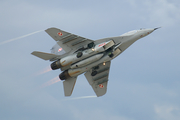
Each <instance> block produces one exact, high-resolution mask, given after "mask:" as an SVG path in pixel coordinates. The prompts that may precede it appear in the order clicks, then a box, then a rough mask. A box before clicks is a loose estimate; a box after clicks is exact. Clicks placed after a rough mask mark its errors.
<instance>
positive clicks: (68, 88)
mask: <svg viewBox="0 0 180 120" xmlns="http://www.w3.org/2000/svg"><path fill="white" fill-rule="evenodd" d="M76 79H77V77H75V78H69V79H66V80H65V81H64V82H63V86H64V95H65V96H71V94H72V92H73V89H74V85H75V83H76Z"/></svg>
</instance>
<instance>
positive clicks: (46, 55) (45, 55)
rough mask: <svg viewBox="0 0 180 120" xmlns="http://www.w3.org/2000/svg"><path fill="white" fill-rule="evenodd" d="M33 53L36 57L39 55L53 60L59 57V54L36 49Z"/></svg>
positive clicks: (44, 58)
mask: <svg viewBox="0 0 180 120" xmlns="http://www.w3.org/2000/svg"><path fill="white" fill-rule="evenodd" d="M31 54H32V55H34V56H36V57H39V58H41V59H43V60H52V59H55V58H57V57H59V55H55V54H51V53H44V52H38V51H34V52H32V53H31Z"/></svg>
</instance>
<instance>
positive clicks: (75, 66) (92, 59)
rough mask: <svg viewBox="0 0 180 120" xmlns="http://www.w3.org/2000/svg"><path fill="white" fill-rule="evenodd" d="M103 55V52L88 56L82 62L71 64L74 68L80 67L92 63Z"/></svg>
mask: <svg viewBox="0 0 180 120" xmlns="http://www.w3.org/2000/svg"><path fill="white" fill-rule="evenodd" d="M102 56H103V54H97V55H94V56H91V57H89V58H87V59H85V60H82V61H80V62H77V63H75V64H73V65H72V66H71V68H72V69H74V68H79V67H83V66H86V65H88V64H91V63H93V62H95V61H97V60H99V59H100V58H101V57H102Z"/></svg>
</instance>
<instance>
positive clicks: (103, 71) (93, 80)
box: [84, 61, 111, 97]
mask: <svg viewBox="0 0 180 120" xmlns="http://www.w3.org/2000/svg"><path fill="white" fill-rule="evenodd" d="M110 64H111V62H110V61H109V62H106V64H105V65H103V63H101V64H100V65H99V67H94V68H92V69H91V70H89V71H87V72H86V73H85V74H84V75H85V76H86V79H87V80H88V82H89V84H90V85H91V86H92V88H93V90H94V92H95V93H96V95H97V96H98V97H99V96H102V95H104V94H105V93H106V91H107V83H108V76H109V69H110ZM94 70H95V71H97V74H96V75H95V76H92V75H91V73H92V72H93V71H94Z"/></svg>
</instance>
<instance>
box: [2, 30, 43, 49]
mask: <svg viewBox="0 0 180 120" xmlns="http://www.w3.org/2000/svg"><path fill="white" fill-rule="evenodd" d="M42 31H44V30H39V31H35V32H32V33H29V34H27V35H23V36H20V37H17V38H13V39H10V40H6V41H3V42H1V43H0V45H4V44H6V43H9V42H13V41H15V40H19V39H21V38H25V37H28V36H31V35H34V34H36V33H39V32H42Z"/></svg>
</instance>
